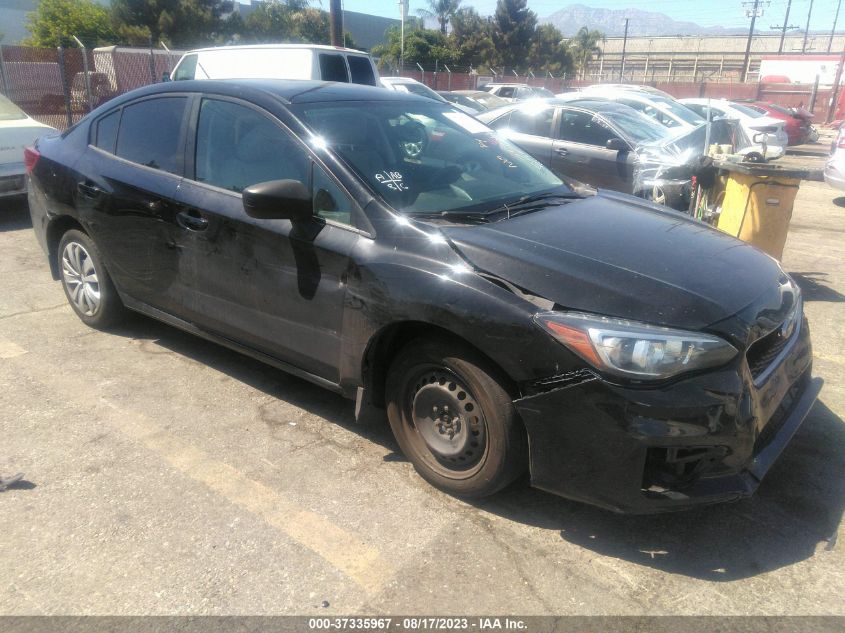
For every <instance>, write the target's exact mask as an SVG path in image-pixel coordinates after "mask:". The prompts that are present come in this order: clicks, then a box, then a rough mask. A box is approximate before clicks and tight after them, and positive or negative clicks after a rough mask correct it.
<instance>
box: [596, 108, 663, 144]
mask: <svg viewBox="0 0 845 633" xmlns="http://www.w3.org/2000/svg"><path fill="white" fill-rule="evenodd" d="M600 114H601V115H602V116H603V117H604V118H606V119H608V120H609V121H611V122H612V123H613V124H614V125H615V126H616V127H618V128H619V129H620V130H621V131H622V133H623V134H624V135H625V136H627V137H628V139H629V140H631V141H633V142H634V144H635V145H640V144H642V143H653V142H655V141H659V140H661V139H664V138H666V137H667V136H669V135H671V134H672V133H671V132H668V131H667V129H666V128H665V127H663V126H662V125H660V124H659V123H657V122H656V121H654V120H653V119H650V118H648V117H647V116H645V115H642V114H639V113H637V112H634V111H631V112H619V111H613V110H607V111H604V112H600Z"/></svg>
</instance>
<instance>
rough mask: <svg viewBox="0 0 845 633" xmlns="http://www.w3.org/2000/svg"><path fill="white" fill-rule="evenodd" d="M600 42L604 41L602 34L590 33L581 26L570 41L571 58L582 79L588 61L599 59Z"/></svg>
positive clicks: (597, 32)
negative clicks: (574, 61)
mask: <svg viewBox="0 0 845 633" xmlns="http://www.w3.org/2000/svg"><path fill="white" fill-rule="evenodd" d="M602 41H604V33H602V32H601V31H596V30H593V31H591V30H590V29H588V28H587V27H586V26H582V27H581V28H580V29H579V30H578V32H577V33H576V34H575V37H573V38H572V39H571V40H570V42H569V44H570V47H571V50H572V57H573V58H574V59H575V60H576V63H577V65H578V70H579V71H580V73H581V78H582V79H583V78H584V75H585V74H586V72H587V66H588V65H589V63H590V61H592V60H593V58H595V57H601V53H602V51H601V48H600V47H599V42H602Z"/></svg>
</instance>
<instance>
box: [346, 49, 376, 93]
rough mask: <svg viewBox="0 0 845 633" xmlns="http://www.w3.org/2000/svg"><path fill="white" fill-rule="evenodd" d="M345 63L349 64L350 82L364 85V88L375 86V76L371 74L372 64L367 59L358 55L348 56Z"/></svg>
mask: <svg viewBox="0 0 845 633" xmlns="http://www.w3.org/2000/svg"><path fill="white" fill-rule="evenodd" d="M346 61H347V62H349V72H350V80H351V81H352V83H354V84H364V85H365V86H375V85H376V76H375V74H374V73H373V64H372V62H370V60H369V58H368V57H361V56H360V55H348V56H347V57H346Z"/></svg>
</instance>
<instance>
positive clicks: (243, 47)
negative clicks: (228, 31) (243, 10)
mask: <svg viewBox="0 0 845 633" xmlns="http://www.w3.org/2000/svg"><path fill="white" fill-rule="evenodd" d="M256 48H258V49H264V50H273V49H286V48H294V49H296V48H308V49H314V50H321V51H340V52H343V53H359V54H361V55H368V53H366V52H364V51H359V50H356V49H354V48H345V47H343V46H327V45H326V44H241V45H239V46H208V47H206V48H195V49H193V50H190V51H188V52H187V53H185V54H186V55H187V54H189V53H207V52H210V51H243V50H251V49H256Z"/></svg>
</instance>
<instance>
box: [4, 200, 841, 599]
mask: <svg viewBox="0 0 845 633" xmlns="http://www.w3.org/2000/svg"><path fill="white" fill-rule="evenodd" d="M0 252H2V264H3V265H2V271H3V279H4V288H5V290H4V291H3V292H2V293H0V475H10V474H12V473H14V472H17V471H21V472H23V473H25V482H24V484H23V485H20V486H18V487H16V488H14V489H11V490H8V491H6V492H3V493H0V614H15V615H22V614H33V615H37V614H321V615H324V614H364V613H366V614H390V613H394V614H398V613H401V614H466V615H470V614H485V613H486V614H489V613H496V614H522V615H528V614H537V615H540V614H582V615H591V614H604V615H616V614H635V615H644V614H649V615H660V614H723V615H736V614H768V615H781V614H791V615H797V614H837V615H845V600H843V597H845V556H843V545H842V544H837V536H838V535H840V534H841V533H842V531H843V528H842V525H841V522H842V513H843V506H845V422H843V418H845V380H844V379H845V327H843V321H844V320H845V197H838V193H837V192H835V191H834V190H832V189H830V188H829V187H827V185H825V184H823V183H804V184H803V185H802V188H801V191H800V193H799V196H798V199H797V201H796V208H795V213H794V217H793V221H792V230H791V233H790V237H789V240H788V243H787V247H786V252H785V256H784V266H785V268H786V269H787V270H788V271H789V272H791V273H793V275H794V276H795V278H796V279H797V280H798V282H799V284H800V285H801V286H802V288H803V290H804V293H805V299H806V312H807V314H808V316H809V319H810V326H811V330H812V334H813V341H814V345H815V372H816V374H817V375H820V376H822V377H823V378H824V379H825V380H826V385H825V388H824V390H823V391H822V394H821V397H820V400H819V401H818V403H817V404H816V406H815V408H814V410H813V411H812V412H811V414H810V416H809V418H808V419H807V421H806V423H805V425H804V426H803V428H802V429H801V430H800V431H799V433H798V435H797V436H796V437H795V439H794V441H793V443H792V444H791V445H790V446H789V448H788V449H787V451H786V452H785V453H784V455H783V456H782V457H781V459H780V461H779V462H778V463H777V464H776V466H775V467H774V468H773V469H772V471H771V472H770V473H769V475H768V477H767V479H766V480H765V481H764V483H763V485H762V486H761V487H760V489H759V491H758V494H757V495H756V496H755V497H753V498H752V499H749V500H745V501H742V502H739V503H735V504H729V505H721V506H716V507H711V508H701V509H696V510H693V511H689V512H684V513H678V514H670V515H662V516H645V517H626V516H617V515H613V514H610V513H608V512H605V511H602V510H597V509H593V508H590V507H587V506H584V505H580V504H577V503H573V502H568V501H565V500H562V499H559V498H556V497H554V496H551V495H548V494H545V493H542V492H539V491H534V490H531V489H529V488H527V487H526V486H525V485H517V486H514V487H512V488H510V489H508V490H507V491H506V492H504V493H501V494H499V495H497V496H496V497H494V498H492V499H490V500H487V501H485V502H482V503H477V504H467V503H464V502H462V501H459V500H456V499H454V498H451V497H449V496H446V495H444V494H442V493H440V492H438V491H437V490H435V489H433V488H431V487H430V486H428V485H427V484H426V483H425V482H424V481H423V480H422V479H420V478H419V477H418V476H417V475H416V474H415V473H414V471H413V469H412V468H411V466H410V464H409V463H408V462H407V461H405V460H404V458H402V456H401V455H400V454H399V453H398V452H397V451H398V449H397V446H396V444H395V442H394V440H393V438H392V436H391V434H390V431H389V428H388V427H387V425H386V424H378V423H370V424H366V425H358V424H356V423H355V422H354V419H353V403H352V402H349V401H346V400H343V399H341V398H340V397H338V396H335V395H333V394H331V393H329V392H326V391H323V390H322V389H320V388H318V387H315V386H313V385H311V384H309V383H306V382H303V381H301V380H299V379H296V378H293V377H290V376H288V375H286V374H284V373H282V372H280V371H277V370H275V369H272V368H269V367H266V366H264V365H262V364H260V363H258V362H256V361H253V360H251V359H249V358H245V357H242V356H239V355H237V354H235V353H233V352H230V351H228V350H226V349H223V348H220V347H217V346H215V345H213V344H211V343H207V342H205V341H202V340H199V339H196V338H194V337H192V336H190V335H188V334H184V333H181V332H179V331H177V330H175V329H172V328H170V327H167V326H165V325H162V324H159V323H157V322H154V321H151V320H148V319H146V318H142V317H134V318H132V319H131V320H130V321H129V322H127V323H126V324H125V325H123V326H121V327H120V328H118V329H116V330H114V331H111V332H108V333H103V332H98V331H95V330H91V329H88V328H87V327H85V326H84V325H83V324H82V323H81V322H80V321H79V319H77V318H76V316H75V315H74V314H73V312H72V311H71V309H70V308H69V307H68V306H67V304H66V302H65V298H64V295H63V293H62V290H61V287H60V286H59V284H58V283H57V282H54V281H53V280H52V279H51V278H50V274H49V271H48V267H47V263H46V260H45V258H44V255H43V253H42V252H41V250H40V248H39V247H38V245H37V244H36V241H35V237H34V235H33V233H32V230H31V226H30V224H29V217H28V214H27V211H26V208H25V207H23V206H21V205H15V206H9V205H4V206H3V207H2V209H0ZM679 265H683V263H679Z"/></svg>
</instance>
